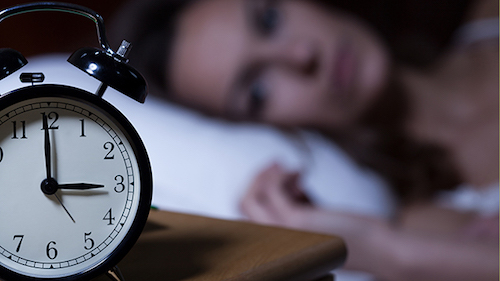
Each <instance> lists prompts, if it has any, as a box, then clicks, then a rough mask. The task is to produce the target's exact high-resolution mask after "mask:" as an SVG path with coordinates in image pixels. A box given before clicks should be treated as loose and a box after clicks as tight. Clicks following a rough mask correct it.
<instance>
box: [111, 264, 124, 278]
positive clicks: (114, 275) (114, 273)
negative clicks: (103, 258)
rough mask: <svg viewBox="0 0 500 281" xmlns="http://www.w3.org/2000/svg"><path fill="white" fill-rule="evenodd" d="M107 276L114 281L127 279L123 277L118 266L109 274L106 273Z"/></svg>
mask: <svg viewBox="0 0 500 281" xmlns="http://www.w3.org/2000/svg"><path fill="white" fill-rule="evenodd" d="M106 275H107V276H108V277H109V279H111V280H113V281H125V278H123V275H122V273H121V271H120V269H119V268H118V266H115V267H113V268H112V269H110V270H108V272H106Z"/></svg>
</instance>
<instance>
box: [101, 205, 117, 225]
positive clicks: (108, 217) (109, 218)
mask: <svg viewBox="0 0 500 281" xmlns="http://www.w3.org/2000/svg"><path fill="white" fill-rule="evenodd" d="M102 220H105V221H108V225H114V224H113V221H114V220H115V218H114V217H113V213H112V211H111V208H110V209H109V211H108V212H107V213H106V215H105V216H104V218H102Z"/></svg>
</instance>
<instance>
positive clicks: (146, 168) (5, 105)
mask: <svg viewBox="0 0 500 281" xmlns="http://www.w3.org/2000/svg"><path fill="white" fill-rule="evenodd" d="M35 11H62V12H69V13H72V14H77V15H81V16H84V17H87V18H89V19H91V20H93V21H94V22H95V24H96V27H97V33H98V39H99V42H100V45H101V47H102V49H99V48H83V49H80V50H77V51H76V52H74V53H73V54H72V55H71V56H70V57H69V59H68V62H69V63H71V64H72V65H74V66H76V67H77V68H79V69H80V70H82V71H84V72H86V73H87V74H89V75H91V76H92V77H94V78H96V79H97V80H99V81H100V82H101V84H100V87H98V89H96V92H95V93H90V92H88V91H86V90H83V89H80V88H76V87H73V86H68V85H63V84H47V83H44V80H45V74H44V73H43V72H22V68H23V66H24V65H25V64H27V60H26V59H25V58H24V57H23V56H22V55H21V53H19V52H17V51H15V50H12V49H0V84H1V83H2V81H1V79H4V78H5V77H7V76H10V75H15V76H18V78H19V79H20V81H21V82H22V85H24V86H23V87H20V88H17V89H15V90H13V91H10V92H8V93H0V227H1V231H0V279H1V280H5V281H9V280H16V281H17V280H38V281H40V280H61V281H69V280H89V279H91V278H94V277H97V276H99V275H101V274H108V276H110V277H111V278H113V279H115V280H120V279H121V277H120V275H121V274H120V273H119V271H118V270H117V269H116V264H117V263H118V262H119V261H120V260H121V259H122V258H123V257H124V256H125V255H126V254H127V252H128V251H129V250H130V249H131V248H132V246H133V245H134V243H135V242H136V241H137V239H138V237H139V235H140V233H141V231H142V229H143V227H144V225H145V223H146V219H147V216H148V214H149V209H150V206H151V196H152V174H151V167H150V162H149V159H148V156H147V153H146V149H145V147H144V144H143V143H142V141H141V139H140V137H139V135H138V133H137V132H136V130H135V129H134V127H133V126H132V125H131V123H130V122H129V121H128V120H127V119H126V118H125V116H124V115H123V114H122V113H120V111H118V110H117V109H116V108H115V107H113V106H112V105H111V104H110V103H108V102H107V101H105V100H104V99H103V98H102V96H103V94H104V92H105V91H106V88H107V87H108V86H109V87H112V88H114V89H115V90H117V91H119V92H121V93H123V94H125V95H127V96H129V97H130V98H132V99H134V100H136V101H138V102H141V103H142V102H144V100H145V98H146V95H147V86H146V82H145V80H144V78H143V77H142V75H141V74H140V73H139V72H137V71H136V70H135V69H133V68H132V67H130V66H129V65H128V64H127V59H126V54H127V51H128V50H129V48H130V44H129V43H128V42H126V41H124V42H123V43H122V45H121V46H120V47H119V49H118V50H117V51H116V52H115V51H113V50H112V49H111V48H110V47H109V44H108V42H107V40H106V36H105V30H104V24H103V19H102V17H101V16H100V15H98V14H97V13H96V12H94V11H92V10H90V9H87V8H85V7H81V6H78V5H73V4H65V3H54V2H43V3H32V4H25V5H19V6H15V7H12V8H8V9H5V10H3V11H1V12H0V22H1V21H2V20H4V19H6V18H8V17H11V16H14V15H18V14H22V13H26V12H35ZM2 41H3V42H6V40H2ZM7 42H8V40H7Z"/></svg>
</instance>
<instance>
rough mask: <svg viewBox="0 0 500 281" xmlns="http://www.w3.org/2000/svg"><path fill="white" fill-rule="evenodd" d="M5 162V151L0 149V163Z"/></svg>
mask: <svg viewBox="0 0 500 281" xmlns="http://www.w3.org/2000/svg"><path fill="white" fill-rule="evenodd" d="M2 160H3V149H2V148H1V147H0V162H2Z"/></svg>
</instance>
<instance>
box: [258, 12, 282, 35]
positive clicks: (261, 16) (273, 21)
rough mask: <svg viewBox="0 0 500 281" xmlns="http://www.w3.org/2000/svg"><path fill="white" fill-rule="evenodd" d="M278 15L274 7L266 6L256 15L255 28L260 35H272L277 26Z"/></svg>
mask: <svg viewBox="0 0 500 281" xmlns="http://www.w3.org/2000/svg"><path fill="white" fill-rule="evenodd" d="M279 22H280V13H279V11H278V9H277V7H276V6H274V5H272V6H267V7H265V8H264V9H262V10H261V11H259V12H258V15H257V27H258V29H259V31H260V33H261V34H263V35H265V36H268V35H272V34H273V33H274V32H275V31H276V30H277V29H278V26H279Z"/></svg>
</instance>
